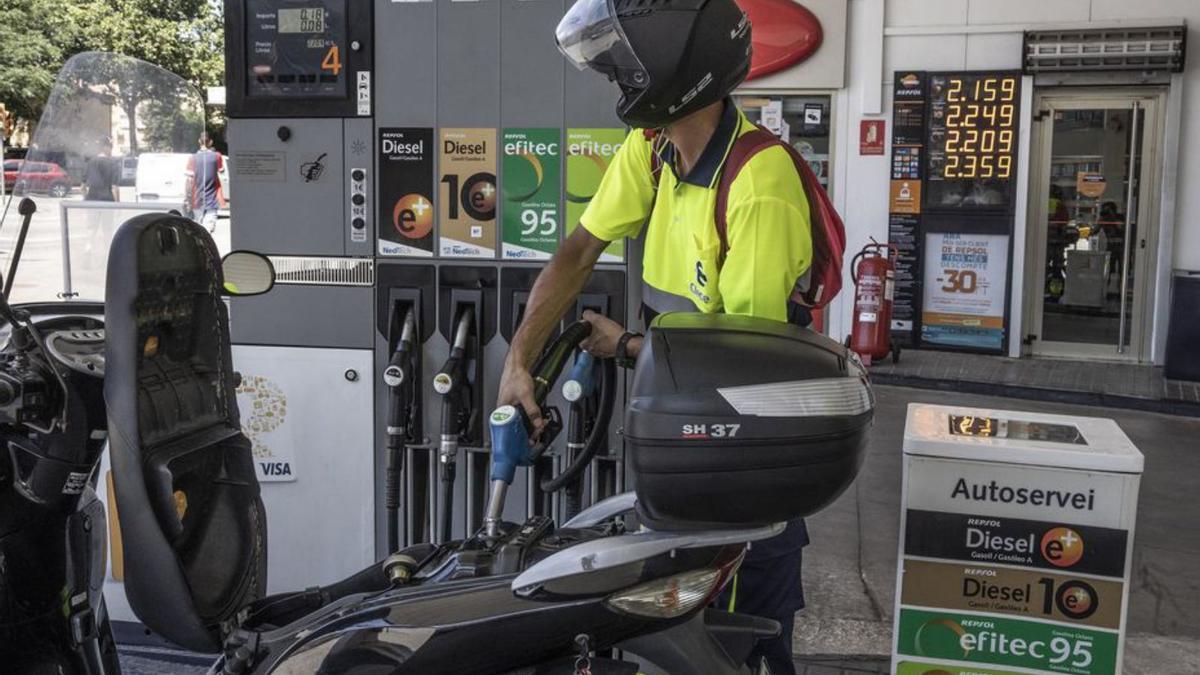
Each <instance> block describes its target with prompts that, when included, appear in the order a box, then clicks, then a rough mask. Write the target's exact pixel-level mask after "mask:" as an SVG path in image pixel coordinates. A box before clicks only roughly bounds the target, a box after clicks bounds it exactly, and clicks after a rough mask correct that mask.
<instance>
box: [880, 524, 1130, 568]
mask: <svg viewBox="0 0 1200 675" xmlns="http://www.w3.org/2000/svg"><path fill="white" fill-rule="evenodd" d="M905 523H906V524H905V533H904V553H905V555H909V556H920V557H924V558H948V559H951V560H962V561H966V562H975V563H993V564H1003V565H1021V566H1026V567H1037V568H1042V569H1048V570H1057V571H1061V572H1073V573H1078V574H1096V575H1100V576H1107V577H1123V576H1124V574H1125V545H1126V540H1127V539H1128V533H1127V532H1125V531H1124V530H1112V529H1108V528H1103V527H1085V526H1083V525H1074V524H1070V525H1068V524H1064V523H1057V522H1041V521H1033V520H1020V519H1017V518H986V517H981V516H971V515H964V514H959V513H938V512H936V511H920V510H917V509H908V510H907V512H906V514H905ZM905 583H907V581H906V582H905Z"/></svg>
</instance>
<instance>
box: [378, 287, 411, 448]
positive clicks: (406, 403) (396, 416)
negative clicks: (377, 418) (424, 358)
mask: <svg viewBox="0 0 1200 675" xmlns="http://www.w3.org/2000/svg"><path fill="white" fill-rule="evenodd" d="M416 331H417V320H416V317H415V315H414V314H413V310H412V308H411V307H410V308H409V309H408V310H407V311H406V312H405V314H404V321H403V323H402V324H401V328H400V339H399V340H398V341H397V342H396V349H395V351H393V352H392V358H391V360H389V361H388V364H387V366H386V367H385V368H384V369H383V383H384V384H386V385H387V387H388V395H389V396H388V397H389V400H390V404H389V406H388V426H387V435H388V447H389V448H390V447H400V446H402V445H403V444H404V441H405V440H407V437H408V434H409V419H410V417H411V410H410V405H411V404H412V403H413V402H414V400H415V399H416V398H417V397H416V396H414V395H413V394H414V393H415V392H414V391H413V381H412V380H413V368H414V361H415V360H414V358H413V356H414V352H413V346H414V344H415V340H414V338H415V335H416Z"/></svg>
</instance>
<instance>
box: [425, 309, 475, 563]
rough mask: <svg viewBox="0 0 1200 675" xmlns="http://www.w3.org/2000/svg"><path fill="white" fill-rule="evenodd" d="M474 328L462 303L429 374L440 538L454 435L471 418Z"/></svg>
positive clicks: (449, 496) (447, 512) (454, 459)
mask: <svg viewBox="0 0 1200 675" xmlns="http://www.w3.org/2000/svg"><path fill="white" fill-rule="evenodd" d="M474 330H475V309H474V307H472V306H470V305H466V306H463V307H462V309H461V310H460V311H459V314H458V321H457V322H456V323H455V328H454V341H453V342H452V343H451V345H450V357H449V358H447V359H446V363H444V364H443V365H442V367H441V369H440V370H439V371H438V373H437V375H434V376H433V390H434V391H435V392H437V393H438V394H439V395H441V397H442V425H441V439H440V442H439V445H438V464H439V465H440V466H441V479H442V499H441V502H442V511H441V516H440V520H441V527H440V530H441V535H442V541H443V542H445V541H449V540H450V537H451V522H452V521H451V517H450V516H451V509H452V508H453V504H454V478H455V472H456V470H457V464H458V439H459V436H460V435H462V434H463V433H464V432H466V430H467V425H468V423H469V422H470V418H471V409H470V400H471V396H470V392H469V387H470V383H469V382H468V381H467V362H468V361H469V359H470V356H471V355H470V354H468V353H467V345H468V342H469V340H470V338H471V334H472V333H473V332H474Z"/></svg>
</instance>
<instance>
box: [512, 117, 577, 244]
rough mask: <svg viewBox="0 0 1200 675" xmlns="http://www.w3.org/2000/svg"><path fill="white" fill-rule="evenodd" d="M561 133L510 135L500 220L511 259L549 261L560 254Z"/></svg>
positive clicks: (524, 131) (527, 131) (530, 131)
mask: <svg viewBox="0 0 1200 675" xmlns="http://www.w3.org/2000/svg"><path fill="white" fill-rule="evenodd" d="M560 134H561V132H560V130H559V129H555V128H545V129H542V128H538V129H505V130H504V135H503V137H502V139H501V143H500V145H501V148H502V151H503V153H504V156H503V159H502V160H501V161H502V162H503V165H502V167H501V169H502V171H503V176H504V182H503V183H502V184H501V188H502V190H503V196H504V199H503V204H502V206H501V209H500V221H501V231H502V233H503V239H504V244H503V247H502V251H503V257H504V258H506V259H515V260H548V259H549V258H550V256H552V255H554V252H555V251H556V250H558V242H559V240H560V239H561V237H560V234H561V229H562V228H561V225H560V223H561V217H562V214H561V213H560V204H559V189H560V187H561V184H562V150H561V136H560Z"/></svg>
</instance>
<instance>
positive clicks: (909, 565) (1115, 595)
mask: <svg viewBox="0 0 1200 675" xmlns="http://www.w3.org/2000/svg"><path fill="white" fill-rule="evenodd" d="M1123 589H1124V584H1123V583H1121V582H1118V581H1108V580H1104V579H1095V578H1080V577H1074V576H1070V575H1065V574H1056V573H1053V572H1046V571H1044V570H1025V569H1013V568H1011V567H995V566H991V565H974V564H963V563H941V562H930V561H925V560H914V559H911V558H906V559H905V561H904V587H903V590H902V591H901V595H900V602H901V603H902V604H904V605H920V606H922V607H938V608H942V609H948V610H964V611H971V612H989V613H999V614H1012V615H1017V616H1021V617H1025V618H1030V619H1048V620H1053V621H1061V622H1064V623H1075V624H1079V625H1082V626H1088V627H1091V628H1107V629H1112V630H1116V629H1117V628H1119V627H1120V624H1121V600H1122V591H1123Z"/></svg>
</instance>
